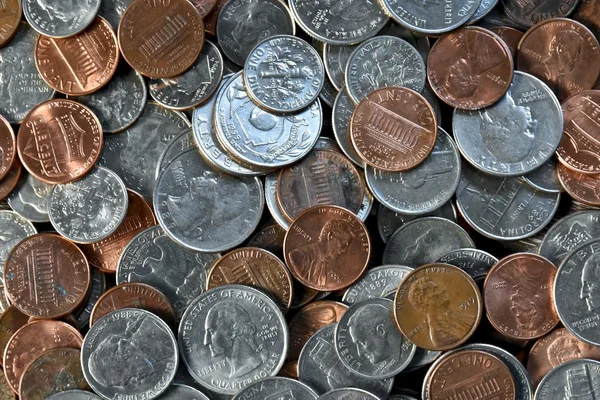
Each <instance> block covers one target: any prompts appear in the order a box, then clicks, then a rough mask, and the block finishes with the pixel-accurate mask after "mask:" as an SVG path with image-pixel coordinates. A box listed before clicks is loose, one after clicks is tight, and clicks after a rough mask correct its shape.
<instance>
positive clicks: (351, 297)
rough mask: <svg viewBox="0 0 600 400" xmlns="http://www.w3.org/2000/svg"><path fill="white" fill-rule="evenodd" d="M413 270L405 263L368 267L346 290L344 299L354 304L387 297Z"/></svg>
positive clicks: (347, 302) (345, 301)
mask: <svg viewBox="0 0 600 400" xmlns="http://www.w3.org/2000/svg"><path fill="white" fill-rule="evenodd" d="M412 270H413V268H412V267H407V266H404V265H382V266H380V267H376V268H371V269H368V270H367V271H366V272H365V274H364V275H363V276H362V277H361V278H360V279H359V280H358V281H357V282H356V283H355V284H354V285H352V286H350V287H349V288H348V289H347V290H346V292H345V293H344V297H343V298H342V301H343V302H344V303H346V304H350V305H352V304H357V303H360V302H362V301H365V300H368V299H374V298H382V297H386V295H387V294H388V293H390V292H391V291H395V290H396V288H397V287H398V285H400V282H402V279H404V277H405V276H406V275H407V274H408V273H409V272H410V271H412Z"/></svg>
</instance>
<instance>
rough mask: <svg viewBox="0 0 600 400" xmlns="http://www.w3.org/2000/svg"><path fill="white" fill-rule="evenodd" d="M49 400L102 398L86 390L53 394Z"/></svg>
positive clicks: (97, 399)
mask: <svg viewBox="0 0 600 400" xmlns="http://www.w3.org/2000/svg"><path fill="white" fill-rule="evenodd" d="M47 400H101V398H100V397H98V396H96V395H95V394H94V393H92V392H87V391H85V390H65V391H63V392H60V393H56V394H53V395H52V396H50V397H48V398H47Z"/></svg>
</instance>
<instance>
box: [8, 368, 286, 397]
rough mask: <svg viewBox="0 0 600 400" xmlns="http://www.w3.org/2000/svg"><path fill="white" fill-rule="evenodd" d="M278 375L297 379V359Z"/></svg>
mask: <svg viewBox="0 0 600 400" xmlns="http://www.w3.org/2000/svg"><path fill="white" fill-rule="evenodd" d="M278 375H279V376H283V377H284V378H290V379H298V360H294V361H290V362H287V363H285V364H283V367H281V370H280V371H279V374H278ZM0 400H2V399H0Z"/></svg>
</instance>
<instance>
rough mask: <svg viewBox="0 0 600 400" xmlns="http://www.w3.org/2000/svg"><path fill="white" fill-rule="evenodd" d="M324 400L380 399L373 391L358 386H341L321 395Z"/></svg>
mask: <svg viewBox="0 0 600 400" xmlns="http://www.w3.org/2000/svg"><path fill="white" fill-rule="evenodd" d="M319 399H322V400H378V399H379V398H378V397H377V396H375V395H374V394H373V393H370V392H367V391H366V390H362V389H356V388H341V389H335V390H331V391H329V392H327V393H325V394H323V395H321V396H320V397H319Z"/></svg>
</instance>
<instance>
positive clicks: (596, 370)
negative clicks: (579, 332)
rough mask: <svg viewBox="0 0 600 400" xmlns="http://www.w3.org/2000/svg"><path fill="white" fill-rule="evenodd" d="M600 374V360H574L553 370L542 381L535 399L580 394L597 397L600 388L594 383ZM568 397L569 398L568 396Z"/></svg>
mask: <svg viewBox="0 0 600 400" xmlns="http://www.w3.org/2000/svg"><path fill="white" fill-rule="evenodd" d="M599 375H600V362H598V361H595V360H573V361H569V362H567V363H565V364H562V365H559V366H558V367H556V368H554V369H553V370H551V371H550V372H549V373H548V374H547V375H546V376H545V377H544V379H543V380H542V381H541V382H540V384H539V386H538V389H537V390H536V392H535V397H534V399H535V400H558V399H564V398H565V396H568V397H572V396H571V395H572V394H574V395H578V394H579V393H582V395H583V396H590V397H592V398H595V397H597V396H600V390H599V389H598V388H597V386H596V385H595V384H594V383H595V382H596V381H597V380H598V377H599ZM568 397H567V398H568Z"/></svg>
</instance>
